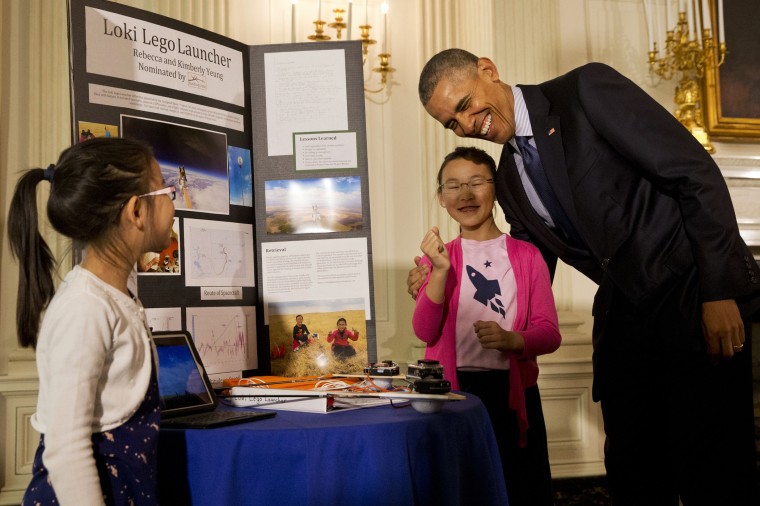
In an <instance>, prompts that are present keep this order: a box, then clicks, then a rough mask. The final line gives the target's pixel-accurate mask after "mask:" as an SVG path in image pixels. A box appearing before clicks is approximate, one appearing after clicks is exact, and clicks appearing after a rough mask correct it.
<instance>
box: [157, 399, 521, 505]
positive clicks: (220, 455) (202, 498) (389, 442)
mask: <svg viewBox="0 0 760 506" xmlns="http://www.w3.org/2000/svg"><path fill="white" fill-rule="evenodd" d="M159 486H160V489H161V504H163V505H181V504H194V505H209V506H226V505H230V506H232V505H234V506H237V505H249V504H250V505H253V504H255V505H270V504H271V505H277V506H284V505H291V504H292V505H299V506H305V505H313V506H318V505H325V506H339V505H350V506H373V505H386V506H388V505H393V506H398V505H412V504H414V505H428V504H430V505H474V504H477V505H490V504H493V505H497V504H498V505H505V504H507V503H508V501H507V493H506V487H505V485H504V478H503V474H502V468H501V461H500V459H499V451H498V448H497V446H496V441H495V439H494V435H493V431H492V429H491V423H490V421H489V419H488V413H487V412H486V410H485V407H484V406H483V404H482V403H481V402H480V400H479V399H477V398H476V397H472V396H468V398H467V399H466V400H464V401H458V402H447V403H446V404H445V405H444V408H443V409H442V411H440V412H438V413H433V414H423V413H418V412H417V411H415V410H414V409H413V408H411V407H405V408H394V407H391V406H382V407H373V408H365V409H359V410H350V411H342V412H334V413H328V414H314V413H300V412H288V411H278V412H277V416H275V417H274V418H269V419H266V420H261V421H257V422H252V423H247V424H242V425H234V426H229V427H221V428H217V429H210V430H176V429H162V430H161V432H160V438H159Z"/></svg>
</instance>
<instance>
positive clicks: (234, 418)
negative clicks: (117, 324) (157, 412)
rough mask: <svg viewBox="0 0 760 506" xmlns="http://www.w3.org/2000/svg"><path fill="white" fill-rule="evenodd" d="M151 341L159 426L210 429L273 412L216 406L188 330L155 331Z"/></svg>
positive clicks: (261, 416) (271, 414) (256, 418)
mask: <svg viewBox="0 0 760 506" xmlns="http://www.w3.org/2000/svg"><path fill="white" fill-rule="evenodd" d="M153 342H154V343H155V344H156V350H157V352H158V390H159V395H160V398H161V399H160V402H161V426H162V427H170V428H178V429H209V428H212V427H221V426H225V425H232V424H236V423H245V422H252V421H254V420H261V419H264V418H271V417H273V416H274V415H275V412H274V411H241V410H229V411H228V410H220V409H217V404H218V403H219V400H218V399H217V397H216V394H215V393H214V388H213V387H212V386H211V381H209V379H208V375H207V374H206V369H205V368H204V367H203V362H201V358H200V355H198V350H197V349H196V348H195V344H194V343H193V339H192V338H191V337H190V334H189V333H188V332H185V331H173V332H154V333H153Z"/></svg>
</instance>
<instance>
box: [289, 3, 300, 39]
mask: <svg viewBox="0 0 760 506" xmlns="http://www.w3.org/2000/svg"><path fill="white" fill-rule="evenodd" d="M297 1H298V0H290V42H295V41H296V2H297Z"/></svg>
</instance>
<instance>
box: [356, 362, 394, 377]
mask: <svg viewBox="0 0 760 506" xmlns="http://www.w3.org/2000/svg"><path fill="white" fill-rule="evenodd" d="M399 371H401V369H400V368H399V366H398V364H397V363H396V362H394V361H393V360H383V361H382V362H378V363H376V364H372V365H371V366H369V367H365V368H364V374H369V375H370V376H396V375H397V374H398V373H399Z"/></svg>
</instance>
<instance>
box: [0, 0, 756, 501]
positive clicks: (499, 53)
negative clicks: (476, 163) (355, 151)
mask: <svg viewBox="0 0 760 506" xmlns="http://www.w3.org/2000/svg"><path fill="white" fill-rule="evenodd" d="M120 3H124V4H129V5H132V6H135V7H139V8H143V9H147V10H152V11H154V12H158V13H161V14H164V15H167V16H170V17H172V18H176V19H180V20H183V21H187V22H190V23H192V24H195V25H197V26H201V27H203V28H206V29H209V30H213V31H216V32H219V33H222V34H224V35H227V36H229V37H232V38H234V39H237V40H240V41H242V42H245V43H247V44H270V43H282V42H289V40H290V1H289V0H217V1H203V0H158V1H155V0H122V1H120ZM369 3H370V5H371V6H372V7H373V9H374V14H373V16H372V17H371V19H370V24H372V25H374V26H376V27H379V26H380V19H379V14H377V12H379V5H380V3H381V0H369ZM389 3H390V15H389V17H390V20H391V23H390V34H391V36H390V39H391V41H392V42H391V47H390V52H391V53H392V55H393V56H392V66H393V67H395V68H396V69H397V71H396V73H395V74H394V75H393V81H394V86H393V89H392V96H391V98H390V100H388V101H387V102H386V103H385V104H383V105H379V104H376V103H374V102H373V101H370V100H368V101H367V102H366V106H367V110H366V115H367V133H368V137H367V143H368V157H369V177H370V188H371V213H372V243H373V253H374V255H373V261H374V275H375V305H376V307H375V317H376V321H377V342H378V357H379V358H380V359H393V360H396V361H398V362H402V363H403V362H407V361H409V360H413V359H416V358H417V357H418V356H419V355H420V353H421V351H422V350H421V349H420V348H418V347H417V348H415V347H414V345H415V344H416V339H415V338H414V337H413V335H412V333H411V328H410V321H411V314H412V310H413V302H412V300H411V299H410V298H409V296H408V295H407V294H406V286H405V278H406V273H407V271H408V270H409V268H410V266H411V265H412V263H411V262H412V258H413V257H414V256H415V255H416V254H417V253H418V245H419V241H420V238H421V237H422V235H423V233H424V232H425V230H427V229H428V228H429V227H431V226H432V225H439V226H440V227H441V228H442V230H444V234H445V235H446V236H447V237H453V236H454V234H455V233H456V229H455V227H454V226H453V225H452V223H451V221H450V220H449V219H448V217H447V215H446V214H445V213H444V212H443V211H442V210H441V209H440V208H439V207H438V206H437V205H436V204H435V201H434V199H433V195H434V183H433V182H434V178H435V173H436V171H437V167H438V164H439V161H440V159H441V158H442V156H443V155H444V154H445V153H447V152H448V151H449V150H451V149H452V148H453V147H454V146H455V145H457V144H464V143H465V142H463V141H461V140H460V139H458V138H456V137H454V136H453V135H451V134H450V133H448V132H445V131H444V130H443V129H442V128H441V127H440V126H439V125H436V124H435V122H434V121H433V120H432V119H430V118H429V117H427V115H426V114H425V113H424V110H423V109H422V107H421V106H420V105H419V102H418V99H417V95H416V86H417V77H418V75H419V70H420V69H421V67H422V65H423V64H424V63H425V61H426V60H427V58H429V57H430V56H431V55H432V54H434V53H435V52H437V51H439V50H441V49H444V48H447V47H462V48H465V49H468V50H470V51H472V52H474V53H476V54H479V55H483V56H489V57H491V58H492V59H493V60H494V61H495V62H496V64H497V66H498V68H499V70H500V72H501V76H502V79H503V80H504V81H506V82H509V83H512V84H517V83H534V82H539V81H541V80H544V79H548V78H551V77H553V76H555V75H557V74H560V73H562V72H565V71H567V70H569V69H571V68H573V67H575V66H578V65H581V64H583V63H586V62H588V61H592V60H595V61H602V62H605V63H608V64H611V65H613V66H614V67H616V68H618V69H619V70H620V71H621V72H623V73H624V74H626V75H627V76H628V77H630V78H632V79H633V80H634V81H636V82H637V83H639V84H640V85H641V86H643V87H644V89H645V90H647V92H649V93H650V94H651V95H652V96H654V97H655V98H656V99H657V100H658V101H660V103H662V104H663V105H664V106H665V107H667V108H668V109H671V110H672V109H673V105H672V96H673V90H674V86H675V85H674V84H673V83H672V82H669V81H664V82H654V81H653V80H652V79H651V78H650V76H649V74H648V73H647V66H646V64H645V44H646V32H645V29H646V27H645V23H644V16H643V8H642V3H641V1H640V0H509V1H507V0H389ZM316 4H317V0H299V1H298V23H297V30H298V33H297V35H298V40H299V41H303V40H305V37H306V35H308V33H309V31H310V29H309V22H310V21H311V20H312V18H313V16H311V15H310V14H309V13H310V12H314V13H316V10H317V8H316ZM345 4H346V0H324V1H323V12H328V11H329V9H331V8H332V7H334V6H342V7H345ZM362 9H363V2H361V1H355V2H354V20H355V21H356V20H357V19H361V18H360V16H361V15H362ZM355 24H358V23H355ZM66 33H67V32H66V3H65V2H63V1H52V0H3V1H2V2H0V41H1V43H0V232H2V239H0V261H1V262H2V264H1V266H2V268H1V269H0V440H2V448H3V450H2V453H0V455H2V456H1V457H0V458H2V461H0V504H14V502H18V501H19V499H20V494H21V491H22V490H23V488H24V487H25V485H26V482H27V481H28V472H29V469H30V464H31V460H30V456H31V455H33V452H34V448H35V445H36V441H35V435H34V433H33V432H31V431H29V430H27V429H25V428H26V427H28V423H27V422H28V417H29V416H30V415H31V413H32V412H33V410H34V407H33V406H34V396H35V389H36V380H35V372H34V362H33V354H32V353H31V352H30V351H29V350H21V349H19V348H18V347H17V346H16V344H15V343H16V338H15V331H14V325H13V323H14V318H15V316H14V315H15V296H16V290H17V284H18V276H17V268H16V266H15V264H14V262H13V260H12V259H11V256H10V253H9V250H8V243H7V239H6V237H5V220H6V216H7V208H8V204H9V200H10V196H11V194H12V189H13V185H14V184H15V180H16V177H17V176H16V173H17V171H19V170H20V169H24V168H28V167H32V166H46V165H47V164H48V163H50V162H51V161H54V160H55V157H56V156H57V154H58V153H59V152H60V150H61V149H63V148H64V147H65V146H66V145H67V144H68V142H69V128H70V127H69V122H70V117H69V102H68V86H69V82H68V70H67V61H68V60H67V39H66V37H67V35H66ZM376 33H378V32H376ZM356 35H357V31H356V30H354V36H356ZM466 143H467V144H475V145H479V146H480V147H483V148H484V149H486V150H487V151H489V152H490V153H491V154H492V155H494V156H498V154H499V150H498V147H497V146H493V145H488V144H483V143H478V142H469V141H468V142H466ZM715 146H716V148H717V149H718V154H720V155H722V156H725V155H733V154H737V155H755V156H757V155H760V145H758V144H743V145H740V144H725V143H720V142H715ZM45 191H46V190H45V189H44V188H43V189H41V190H40V195H39V201H40V203H41V204H42V203H44V200H45ZM42 227H43V231H44V235H45V237H46V239H47V240H48V241H49V242H50V244H51V246H52V247H53V249H54V251H55V252H56V253H58V254H63V253H64V252H65V250H66V247H67V244H68V243H67V241H65V240H63V239H61V238H59V237H57V236H56V234H55V233H53V232H52V231H50V230H49V227H47V226H46V225H45V224H44V223H43V225H42ZM63 270H65V269H63ZM554 290H555V295H556V299H557V306H558V309H559V311H560V321H561V325H562V333H563V346H562V347H561V348H560V350H559V351H558V352H556V353H554V354H552V355H550V356H547V357H542V360H541V364H542V365H541V367H542V373H541V380H540V381H541V383H540V385H541V389H542V395H543V400H544V406H545V415H546V419H547V425H548V429H549V439H550V452H551V460H552V470H553V473H554V475H555V476H573V475H576V476H577V475H587V474H598V473H601V472H603V466H602V450H601V448H602V441H603V438H602V429H601V419H600V417H599V413H598V406H597V405H595V404H593V403H592V402H591V400H590V390H589V388H590V381H591V366H590V354H591V346H590V329H591V315H590V312H591V309H590V308H591V303H592V298H593V293H594V290H595V288H594V286H593V285H592V284H591V283H590V282H589V281H588V280H586V279H585V278H583V277H582V276H580V275H579V274H577V273H575V272H574V271H572V270H571V269H569V268H567V267H565V266H560V268H559V270H558V273H557V276H556V279H555V285H554ZM17 455H18V458H17V457H16V456H17Z"/></svg>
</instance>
